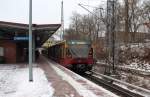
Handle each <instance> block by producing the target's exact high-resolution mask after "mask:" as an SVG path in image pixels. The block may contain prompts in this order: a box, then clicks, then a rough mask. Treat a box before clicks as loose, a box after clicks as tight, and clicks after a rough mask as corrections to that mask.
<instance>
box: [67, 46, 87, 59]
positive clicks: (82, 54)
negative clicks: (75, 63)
mask: <svg viewBox="0 0 150 97" xmlns="http://www.w3.org/2000/svg"><path fill="white" fill-rule="evenodd" d="M89 50H90V46H89V45H88V44H74V45H73V44H72V45H69V51H70V53H71V55H72V57H73V58H87V57H88V53H89Z"/></svg>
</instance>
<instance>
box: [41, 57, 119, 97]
mask: <svg viewBox="0 0 150 97" xmlns="http://www.w3.org/2000/svg"><path fill="white" fill-rule="evenodd" d="M38 63H39V64H38V66H40V68H42V69H43V70H44V71H45V73H46V76H47V78H48V80H49V82H50V83H52V86H53V87H54V88H55V93H54V96H55V97H118V96H117V95H115V94H113V93H111V92H110V91H108V90H106V89H104V88H102V87H100V86H98V85H96V84H95V83H93V82H91V81H89V80H87V79H85V78H83V77H81V76H80V75H78V74H76V73H74V72H72V71H70V70H68V69H66V68H64V67H63V66H61V65H59V64H57V63H55V62H53V61H51V60H47V59H46V58H44V57H42V58H40V61H39V62H38Z"/></svg>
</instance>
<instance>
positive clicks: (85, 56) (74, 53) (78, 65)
mask: <svg viewBox="0 0 150 97" xmlns="http://www.w3.org/2000/svg"><path fill="white" fill-rule="evenodd" d="M67 45H68V55H69V56H70V57H69V58H67V60H68V62H69V63H68V64H70V65H69V66H70V68H71V69H72V70H74V71H77V72H86V71H90V70H91V69H92V66H93V63H94V60H93V48H92V47H91V43H90V42H87V41H69V42H67Z"/></svg>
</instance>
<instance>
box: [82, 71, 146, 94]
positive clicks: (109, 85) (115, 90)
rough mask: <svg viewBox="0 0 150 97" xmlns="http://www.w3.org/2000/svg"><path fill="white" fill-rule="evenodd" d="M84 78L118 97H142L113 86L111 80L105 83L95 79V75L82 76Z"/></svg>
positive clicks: (102, 80)
mask: <svg viewBox="0 0 150 97" xmlns="http://www.w3.org/2000/svg"><path fill="white" fill-rule="evenodd" d="M84 77H85V78H87V79H89V80H91V81H92V82H94V83H96V84H98V85H100V86H102V87H104V88H105V89H107V90H109V91H111V92H113V93H115V94H117V95H118V96H120V97H144V96H142V95H139V94H136V93H133V92H131V91H129V90H126V89H123V88H121V87H119V86H117V85H115V84H113V83H112V81H111V80H109V81H106V80H104V79H100V78H98V77H97V75H96V74H94V73H93V74H92V75H91V74H87V73H86V74H85V75H84Z"/></svg>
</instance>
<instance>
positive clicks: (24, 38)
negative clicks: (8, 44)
mask: <svg viewBox="0 0 150 97" xmlns="http://www.w3.org/2000/svg"><path fill="white" fill-rule="evenodd" d="M14 40H24V41H26V40H29V37H27V36H24V37H21V36H20V37H19V36H17V37H14Z"/></svg>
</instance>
